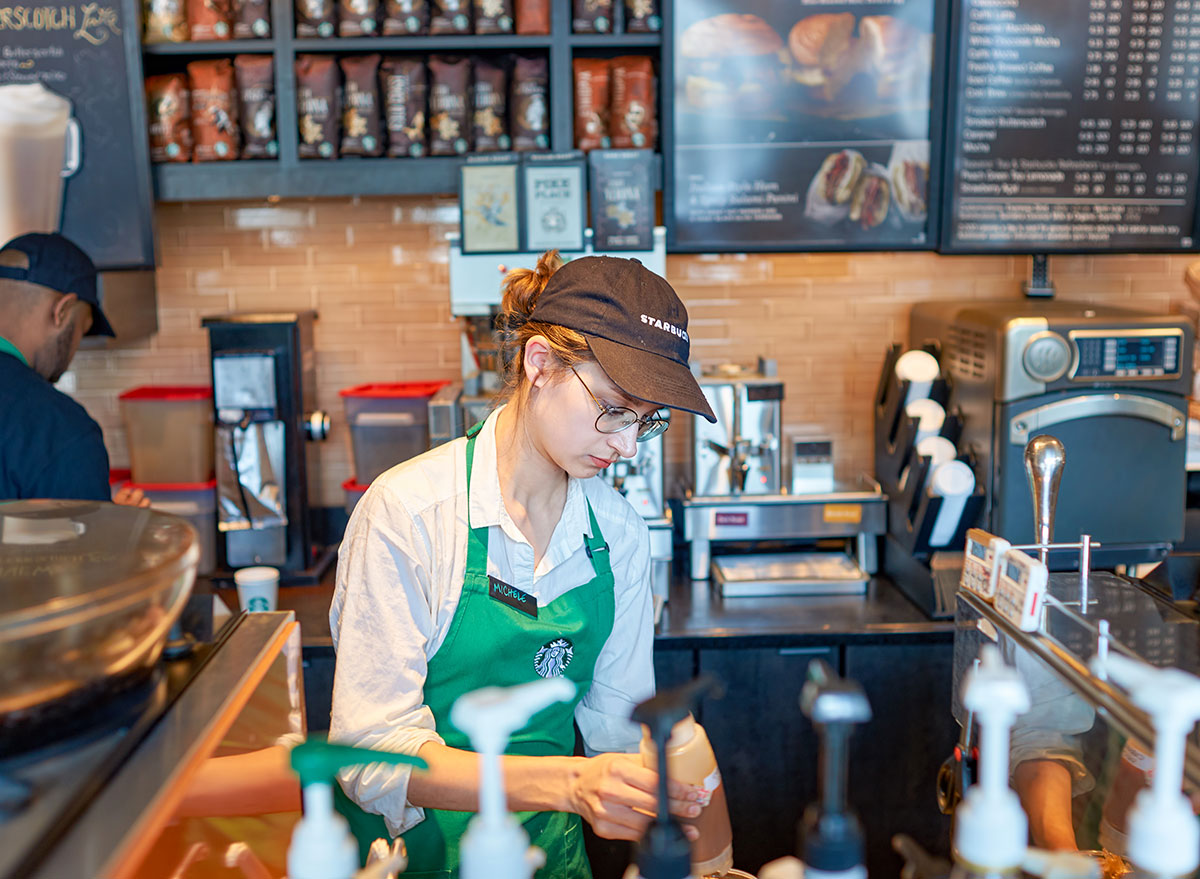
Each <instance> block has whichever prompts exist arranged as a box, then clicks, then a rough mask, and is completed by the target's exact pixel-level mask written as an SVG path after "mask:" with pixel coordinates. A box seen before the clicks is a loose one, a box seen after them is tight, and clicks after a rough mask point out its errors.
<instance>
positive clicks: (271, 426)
mask: <svg viewBox="0 0 1200 879" xmlns="http://www.w3.org/2000/svg"><path fill="white" fill-rule="evenodd" d="M315 316H316V315H315V314H314V313H313V312H311V311H307V312H305V311H302V312H295V313H287V314H276V313H271V314H227V315H221V316H217V317H207V318H204V321H203V323H204V326H205V327H206V328H207V329H208V333H209V347H210V353H211V359H212V386H213V406H214V408H215V416H216V418H215V424H216V428H215V429H216V451H217V454H216V470H217V528H218V530H219V532H220V537H219V539H218V544H219V553H218V554H219V556H220V559H221V561H222V562H223V565H224V566H225V567H229V568H240V567H244V566H247V565H272V566H274V567H277V568H280V569H281V570H282V571H283V572H284V576H283V578H282V579H283V581H284V582H288V581H289V580H291V581H292V582H301V581H303V580H307V579H312V578H319V577H320V571H319V570H315V568H317V567H323V566H324V565H327V564H328V562H329V560H330V559H331V558H332V556H331V555H330V554H328V553H326V554H324V556H322V555H321V553H319V552H318V547H317V546H316V543H315V541H314V535H313V528H312V523H311V522H310V521H309V499H308V486H309V482H310V480H312V479H313V477H314V476H315V474H314V472H313V467H314V466H315V463H316V462H315V460H313V461H310V460H309V457H308V454H307V448H306V443H307V441H308V440H323V439H325V437H326V435H327V434H328V431H329V416H328V415H326V414H325V413H323V412H320V411H318V410H317V409H316V406H315V403H316V382H315V376H314V356H313V345H312V338H313V336H312V329H313V319H314V318H315ZM322 560H323V564H322ZM306 571H307V572H310V576H306V575H305V574H304V572H306Z"/></svg>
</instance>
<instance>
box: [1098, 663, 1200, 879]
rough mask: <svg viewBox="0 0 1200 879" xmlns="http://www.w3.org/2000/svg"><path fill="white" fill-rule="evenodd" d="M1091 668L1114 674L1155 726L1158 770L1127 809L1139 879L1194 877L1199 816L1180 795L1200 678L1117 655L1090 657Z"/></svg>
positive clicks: (1199, 714)
mask: <svg viewBox="0 0 1200 879" xmlns="http://www.w3.org/2000/svg"><path fill="white" fill-rule="evenodd" d="M1091 664H1092V671H1093V672H1095V673H1096V674H1097V675H1100V676H1104V675H1105V674H1107V676H1108V677H1110V678H1112V679H1113V680H1114V681H1116V682H1117V683H1118V684H1120V685H1121V686H1122V687H1124V688H1125V689H1126V690H1127V691H1129V694H1130V697H1131V698H1132V700H1133V703H1134V704H1135V705H1137V706H1138V707H1140V708H1142V709H1143V710H1144V711H1145V712H1146V713H1147V714H1149V715H1150V720H1151V722H1152V723H1153V724H1154V734H1155V742H1154V774H1153V778H1152V780H1151V783H1150V787H1148V788H1145V789H1143V790H1141V791H1139V792H1138V795H1137V797H1136V798H1135V799H1134V805H1133V809H1132V810H1131V811H1130V813H1129V821H1128V830H1129V845H1128V848H1127V852H1126V853H1127V854H1128V856H1129V860H1130V861H1131V862H1132V863H1133V868H1134V875H1136V876H1138V877H1139V879H1151V877H1153V879H1176V877H1181V876H1191V875H1192V874H1193V873H1194V872H1195V871H1196V868H1197V867H1198V866H1200V820H1198V819H1197V818H1196V815H1195V813H1194V812H1193V811H1192V805H1191V803H1190V802H1189V800H1188V798H1187V797H1186V796H1184V794H1183V793H1182V788H1183V763H1184V754H1185V753H1186V749H1187V737H1188V733H1190V732H1191V730H1192V727H1193V726H1195V724H1196V721H1197V720H1200V678H1196V677H1195V676H1194V675H1190V674H1188V673H1187V672H1184V671H1181V670H1179V669H1177V668H1155V667H1153V666H1150V665H1147V664H1146V663H1144V662H1140V661H1138V660H1134V659H1130V658H1128V657H1126V656H1122V655H1121V654H1119V653H1109V654H1108V655H1107V657H1106V658H1104V659H1101V658H1100V657H1098V656H1097V657H1095V658H1093V659H1092V663H1091Z"/></svg>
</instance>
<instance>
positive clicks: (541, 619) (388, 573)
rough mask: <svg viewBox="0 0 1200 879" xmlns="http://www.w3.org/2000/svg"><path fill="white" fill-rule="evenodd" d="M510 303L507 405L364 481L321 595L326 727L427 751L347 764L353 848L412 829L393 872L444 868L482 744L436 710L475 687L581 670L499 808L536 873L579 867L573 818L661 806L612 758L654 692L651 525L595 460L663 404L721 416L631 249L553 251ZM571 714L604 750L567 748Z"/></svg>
mask: <svg viewBox="0 0 1200 879" xmlns="http://www.w3.org/2000/svg"><path fill="white" fill-rule="evenodd" d="M560 266H561V267H560ZM502 309H503V314H502V325H503V326H505V327H507V332H506V336H507V339H506V343H505V344H506V350H505V351H503V352H502V354H504V355H506V357H505V360H504V362H505V363H507V364H508V367H507V368H508V388H507V403H506V404H505V405H504V406H502V407H500V408H499V409H497V410H495V411H493V412H492V413H491V414H490V415H489V416H488V418H487V419H486V420H485V421H484V423H483V424H482V425H480V426H476V427H475V428H472V429H471V430H470V431H468V436H467V437H466V438H463V439H459V440H456V441H455V442H452V443H448V444H446V445H443V446H440V447H438V448H436V449H433V450H432V451H430V452H428V453H426V454H424V455H421V456H419V457H417V458H414V459H412V460H410V461H407V462H405V463H403V464H401V465H399V466H397V467H394V468H393V469H391V470H389V471H388V472H387V473H385V474H383V475H382V476H380V477H379V478H378V479H376V480H375V482H374V483H372V485H371V487H370V488H369V489H368V490H367V492H366V494H364V495H363V498H362V499H361V500H360V501H359V503H358V506H357V507H356V509H355V511H354V515H353V517H352V518H351V520H350V524H349V526H348V528H347V530H346V536H345V539H344V540H343V542H342V547H341V551H340V557H339V561H338V571H337V589H336V592H335V595H334V599H333V605H332V607H331V608H330V627H331V630H332V633H333V639H334V646H335V649H336V650H337V667H336V672H335V677H334V686H333V713H332V722H331V729H330V734H331V737H333V738H335V739H337V740H340V741H344V742H349V743H353V744H358V745H364V746H368V747H375V748H380V749H383V750H390V751H400V752H404V753H410V754H413V753H415V754H419V755H420V756H421V757H423V758H424V759H425V760H426V761H428V763H429V771H428V772H424V773H416V774H410V773H409V771H407V770H406V769H402V768H392V767H383V766H381V765H378V764H376V765H373V766H368V767H366V768H364V769H361V770H358V771H353V772H346V773H345V774H343V776H342V779H341V780H342V786H343V787H344V789H345V792H346V793H347V794H348V795H349V799H350V800H353V801H354V803H356V804H358V806H361V810H358V809H352V808H345V809H344V810H343V811H345V812H346V814H347V817H351V818H352V821H351V823H352V826H353V827H354V829H355V834H356V836H357V837H358V838H359V841H360V843H368V844H369V842H370V840H372V839H374V838H375V837H377V836H394V835H396V834H403V835H404V839H405V842H406V844H407V846H408V851H409V856H410V866H409V871H410V872H409V873H406V874H405V875H406V876H408V875H411V873H418V874H420V873H428V874H431V875H443V876H449V875H451V874H452V873H454V874H456V872H457V867H458V860H459V859H458V844H459V839H460V838H461V836H462V834H463V832H464V830H465V829H466V824H467V821H468V820H469V819H470V817H471V814H470V812H469V811H467V810H471V809H474V808H476V804H477V803H478V801H479V800H478V797H479V787H478V784H479V783H478V777H477V765H478V760H477V758H476V757H475V756H474V754H472V753H469V752H468V751H467V749H468V748H469V743H468V741H467V739H466V737H465V736H464V735H463V734H462V733H460V732H459V731H458V730H457V729H456V728H455V727H454V726H452V725H451V724H450V722H449V712H450V706H451V705H452V704H453V703H454V701H455V699H457V698H458V697H459V696H460V695H462V694H463V693H466V692H469V691H471V690H474V689H477V688H479V687H484V686H513V685H516V684H521V683H526V682H528V681H534V680H537V679H538V678H539V676H541V677H549V676H553V675H558V674H563V675H565V676H566V677H568V678H570V679H571V680H573V681H574V682H575V683H576V684H577V685H578V691H577V696H576V698H575V700H574V701H573V702H570V703H559V704H557V705H554V706H552V707H550V708H547V709H545V710H544V711H542V712H540V713H539V714H538V715H536V716H535V717H534V718H533V720H532V721H531V722H530V723H529V725H528V726H526V727H525V728H524V729H523V730H521V731H519V732H518V733H517V734H516V735H515V736H514V738H513V741H512V743H511V744H510V747H509V749H508V752H507V753H508V756H506V757H505V758H504V759H505V762H504V779H505V786H506V788H507V794H508V804H509V808H510V809H512V810H514V811H520V812H522V813H523V814H522V816H521V817H522V819H523V820H524V824H525V828H526V829H527V830H528V831H529V834H530V837H531V839H532V841H533V843H534V844H535V845H537V846H540V847H541V848H543V849H545V851H546V855H547V863H546V867H545V868H544V869H543V870H542V871H541V872H540V873H539V874H538V875H539V877H540V879H568V877H569V879H578V877H588V876H590V869H589V867H588V864H587V859H586V856H585V854H584V849H583V840H582V836H581V832H580V825H581V821H580V817H581V816H582V818H584V819H586V820H587V821H588V822H589V823H590V824H591V825H592V827H593V829H594V830H595V832H596V833H597V834H598V835H599V836H602V837H607V838H615V839H636V838H639V837H640V836H641V834H642V831H643V830H644V829H645V826H646V824H647V822H648V817H647V814H646V813H650V812H652V811H653V810H654V804H655V798H654V793H653V792H654V787H655V783H656V777H655V775H654V773H653V772H651V771H649V770H647V769H645V768H643V767H642V766H641V763H640V761H639V759H638V758H637V756H636V754H628V753H620V752H628V751H634V750H636V748H637V742H638V736H639V731H638V728H637V727H636V725H634V724H633V723H631V722H630V720H629V714H630V711H631V709H632V708H633V706H634V705H635V704H637V703H638V702H639V701H641V700H643V699H645V698H648V697H649V696H650V695H652V694H653V691H654V672H653V668H652V665H651V652H652V648H653V622H652V612H651V600H650V584H649V570H650V561H649V536H648V531H647V529H646V525H645V523H644V522H643V521H642V520H641V518H640V517H639V516H638V515H637V514H636V513H635V511H634V510H633V508H632V507H631V506H630V505H629V504H628V503H627V502H626V501H625V500H624V499H623V498H621V496H620V495H618V494H617V493H616V492H615V491H614V490H613V489H612V488H611V487H610V486H609V485H608V484H607V483H606V482H604V481H603V480H600V479H592V478H591V477H593V476H595V475H596V474H597V473H599V472H601V471H602V470H604V468H605V467H607V466H608V465H609V464H611V463H613V462H614V461H616V460H617V459H618V458H620V457H626V458H628V457H632V456H633V454H634V452H635V448H636V447H635V442H636V441H637V440H639V439H641V440H645V439H649V438H651V437H653V436H656V435H658V434H659V433H661V432H662V431H663V430H664V429H665V428H666V422H665V421H664V420H662V419H660V418H659V417H658V416H657V414H656V413H657V412H658V410H659V409H660V407H663V406H668V407H672V408H676V409H682V410H685V411H688V412H693V413H697V414H700V415H703V416H704V417H705V418H708V419H709V420H710V421H715V420H716V418H715V416H714V415H713V414H712V410H711V409H710V408H709V406H708V404H707V402H706V401H705V399H704V395H703V394H702V393H701V391H700V388H699V386H698V385H697V383H696V381H695V379H694V378H693V376H692V374H691V372H690V371H689V369H688V350H689V341H688V335H687V312H686V310H685V309H684V307H683V304H682V303H681V302H680V301H679V298H678V297H677V296H676V295H675V291H674V290H672V289H671V287H670V285H668V284H667V282H666V281H664V280H663V279H662V278H660V277H659V276H658V275H656V274H654V273H653V272H650V271H649V270H647V269H646V268H645V267H643V266H642V264H641V263H639V262H637V261H636V260H627V259H615V258H612V257H584V258H581V259H576V260H574V261H572V262H570V263H567V264H566V265H562V263H561V260H560V259H559V258H558V254H557V253H555V252H551V253H548V254H545V255H543V256H542V258H541V259H540V260H539V261H538V265H537V268H536V269H535V270H533V271H530V270H517V271H514V272H512V273H510V274H509V275H508V277H507V279H506V281H505V286H504V296H503V302H502ZM573 721H574V722H576V723H578V725H579V729H580V731H581V732H582V734H583V739H584V743H585V745H586V747H587V751H588V753H591V754H596V755H597V756H592V757H572V756H571V754H572V752H573V749H574V727H573ZM338 793H339V794H340V791H339V792H338ZM670 795H671V797H672V803H671V807H672V810H673V811H674V812H675V813H676V814H679V815H683V816H689V815H695V814H698V812H699V808H698V806H697V805H696V803H695V801H696V800H699V799H700V795H701V792H700V790H699V789H698V788H695V787H692V786H689V785H682V784H679V785H677V784H672V785H671V794H670ZM350 805H352V804H350V803H348V802H343V803H342V806H350ZM366 813H373V814H366ZM379 816H382V818H383V819H384V821H386V830H385V828H384V821H380V819H379ZM364 819H368V820H364ZM372 822H373V823H372Z"/></svg>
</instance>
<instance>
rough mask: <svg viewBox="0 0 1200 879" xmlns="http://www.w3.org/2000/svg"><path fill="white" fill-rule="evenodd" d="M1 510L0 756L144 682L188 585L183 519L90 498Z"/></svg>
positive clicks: (193, 555)
mask: <svg viewBox="0 0 1200 879" xmlns="http://www.w3.org/2000/svg"><path fill="white" fill-rule="evenodd" d="M2 509H3V512H0V583H3V584H4V588H3V589H0V753H2V754H5V755H8V754H15V753H17V752H18V751H19V750H24V749H27V748H29V747H40V746H42V745H44V744H45V742H46V741H50V740H52V738H53V736H54V735H56V734H58V733H57V731H58V730H60V729H61V727H62V726H63V724H65V723H67V722H68V721H70V720H71V719H73V718H75V717H77V716H79V715H80V714H81V713H82V714H83V715H86V714H87V713H88V712H92V713H93V716H95V715H96V714H103V713H104V712H105V711H107V710H108V704H109V702H110V701H111V700H112V698H113V697H115V696H116V695H118V694H121V693H127V692H129V690H130V687H132V686H134V684H135V683H137V682H141V681H145V680H148V679H149V677H150V673H151V670H152V669H153V667H154V665H155V663H156V662H157V660H158V658H159V655H160V654H161V652H162V647H163V644H164V642H165V641H166V638H167V632H168V630H169V629H170V628H171V625H172V623H174V622H175V620H176V619H178V617H179V615H180V613H181V612H182V610H183V606H184V603H185V602H186V601H187V598H188V595H189V594H190V593H191V589H192V583H193V581H194V580H195V576H196V562H197V559H198V555H199V551H198V549H197V548H196V535H195V532H194V530H193V529H192V528H191V526H189V525H188V524H187V523H186V522H185V521H183V520H181V519H179V518H176V517H174V516H164V515H162V514H161V513H158V512H157V511H155V510H149V509H142V508H137V507H122V506H117V505H115V504H109V503H101V502H97V501H48V500H35V501H15V502H13V503H9V504H5V505H3V508H2Z"/></svg>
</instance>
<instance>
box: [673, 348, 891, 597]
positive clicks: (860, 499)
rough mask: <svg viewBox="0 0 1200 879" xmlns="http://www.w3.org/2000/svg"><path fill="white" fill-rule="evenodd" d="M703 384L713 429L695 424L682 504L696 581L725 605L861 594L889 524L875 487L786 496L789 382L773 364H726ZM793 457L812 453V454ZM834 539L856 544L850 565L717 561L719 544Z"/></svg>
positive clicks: (764, 556)
mask: <svg viewBox="0 0 1200 879" xmlns="http://www.w3.org/2000/svg"><path fill="white" fill-rule="evenodd" d="M697 381H698V382H699V384H700V388H701V390H702V391H703V393H704V396H705V398H706V399H707V400H708V402H709V405H710V406H711V407H712V410H713V412H714V413H715V414H716V416H717V422H716V423H715V424H710V423H709V422H708V421H706V420H705V419H702V418H699V417H693V418H692V425H693V427H692V488H691V490H690V491H689V492H688V494H687V496H686V497H685V498H684V500H683V502H682V509H683V519H684V536H685V538H686V539H687V540H688V541H689V543H690V563H691V565H690V566H691V576H692V579H694V580H703V579H707V578H709V576H710V573H711V576H712V578H713V580H714V581H715V583H716V584H718V585H719V586H720V590H721V594H722V595H725V596H727V597H728V596H756V595H805V594H829V593H857V592H863V591H865V590H866V586H867V581H868V580H869V578H870V574H872V573H874V571H875V566H876V551H875V537H876V536H877V535H879V534H882V533H883V532H884V530H885V524H886V515H885V508H884V503H885V501H884V498H883V495H882V494H881V493H880V491H879V486H878V485H877V484H875V483H874V482H873V481H872V480H869V479H861V478H860V479H859V480H855V481H852V482H845V481H843V482H839V481H837V480H833V482H832V484H831V485H829V486H828V487H823V489H824V490H815V491H813V490H808V489H809V488H811V484H809V483H807V482H806V481H805V480H801V485H804V486H805V490H804V492H803V493H790V492H788V490H787V488H786V483H785V482H784V479H783V467H782V462H783V448H784V446H785V444H786V443H785V440H784V437H783V416H782V403H783V383H782V382H781V381H780V380H779V379H778V377H777V376H776V369H775V363H774V361H771V360H766V359H762V358H760V359H759V360H758V362H757V363H756V365H755V366H754V367H743V366H739V365H737V364H725V365H722V366H719V367H717V368H715V369H713V370H710V371H708V372H701V373H700V374H699V375H698V376H697ZM796 448H797V449H798V450H799V451H798V454H800V453H805V454H807V452H806V450H808V446H807V445H805V444H799V445H798V446H796ZM834 538H836V539H839V540H841V539H844V540H848V541H852V542H853V544H854V549H853V554H854V557H853V558H852V557H850V555H848V554H847V553H844V552H841V551H836V550H835V551H833V552H830V551H827V550H819V551H813V552H800V551H789V552H780V553H745V554H737V555H733V554H729V555H722V556H718V557H716V558H714V557H713V554H712V545H713V544H714V543H727V544H734V543H741V544H747V543H752V542H754V541H762V540H773V541H792V542H796V543H807V544H815V543H816V542H817V541H824V540H826V539H834ZM743 548H744V547H743ZM710 569H711V570H710Z"/></svg>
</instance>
